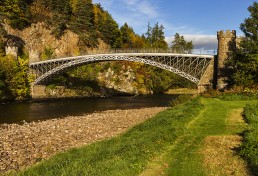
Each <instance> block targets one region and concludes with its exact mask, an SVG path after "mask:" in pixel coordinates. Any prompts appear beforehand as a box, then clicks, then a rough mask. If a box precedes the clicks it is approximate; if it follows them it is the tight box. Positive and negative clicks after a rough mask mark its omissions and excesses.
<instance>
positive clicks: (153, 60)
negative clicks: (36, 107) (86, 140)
mask: <svg viewBox="0 0 258 176" xmlns="http://www.w3.org/2000/svg"><path fill="white" fill-rule="evenodd" d="M212 59H213V56H210V55H194V54H172V53H115V54H96V55H85V56H78V57H68V58H61V59H53V60H47V61H41V62H36V63H31V64H30V68H31V69H32V70H34V73H35V74H36V75H37V78H36V80H35V83H34V84H42V83H44V82H45V81H46V80H48V79H49V78H51V77H52V76H54V75H57V74H60V73H61V72H64V71H66V70H67V69H69V68H71V67H77V66H80V65H85V64H88V63H93V62H102V61H131V62H140V63H144V64H148V65H152V66H155V67H159V68H162V69H165V70H168V71H171V72H173V73H176V74H178V75H180V76H182V77H184V78H186V79H188V80H190V81H192V82H194V83H196V84H198V83H199V81H200V79H201V77H202V76H203V74H204V72H205V71H206V69H207V67H208V66H209V64H210V63H211V61H212Z"/></svg>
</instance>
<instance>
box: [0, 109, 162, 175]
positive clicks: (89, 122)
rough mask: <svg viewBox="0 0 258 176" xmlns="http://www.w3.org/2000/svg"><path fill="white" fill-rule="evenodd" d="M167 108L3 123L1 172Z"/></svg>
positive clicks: (117, 130) (114, 131)
mask: <svg viewBox="0 0 258 176" xmlns="http://www.w3.org/2000/svg"><path fill="white" fill-rule="evenodd" d="M165 109H166V108H162V107H159V108H143V109H130V110H110V111H105V112H99V113H93V114H88V115H84V116H77V117H66V118H62V119H52V120H46V121H41V122H32V123H26V122H25V123H23V124H21V125H18V124H2V125H0V134H1V135H0V175H1V173H4V172H7V171H9V170H21V169H24V168H26V167H28V166H31V165H33V164H35V163H36V162H39V161H41V160H43V159H46V158H49V157H51V156H53V155H55V154H56V153H58V152H61V151H65V150H68V149H70V148H73V147H79V146H82V145H85V144H90V143H93V142H95V141H99V140H102V139H106V138H110V137H113V136H115V135H118V134H120V133H123V132H125V131H126V130H128V129H129V128H131V127H133V126H134V125H137V124H139V123H142V122H143V121H145V120H147V119H149V118H151V117H153V116H154V115H156V114H157V113H159V112H160V111H163V110H165Z"/></svg>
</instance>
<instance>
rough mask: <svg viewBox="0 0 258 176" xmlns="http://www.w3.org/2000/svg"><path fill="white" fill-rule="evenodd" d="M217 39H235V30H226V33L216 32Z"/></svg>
mask: <svg viewBox="0 0 258 176" xmlns="http://www.w3.org/2000/svg"><path fill="white" fill-rule="evenodd" d="M217 37H218V39H221V38H231V39H233V38H236V31H235V30H232V31H231V30H226V31H223V30H222V31H218V32H217Z"/></svg>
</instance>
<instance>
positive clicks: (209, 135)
mask: <svg viewBox="0 0 258 176" xmlns="http://www.w3.org/2000/svg"><path fill="white" fill-rule="evenodd" d="M255 103H257V100H255V101H251V100H249V101H222V100H219V99H211V98H197V99H194V100H192V101H190V102H188V103H186V104H183V105H178V106H175V107H174V108H170V109H168V110H167V111H164V112H162V113H160V114H158V115H157V116H156V117H154V118H152V119H150V120H148V121H146V122H145V123H143V124H141V125H138V126H136V127H134V128H132V129H131V130H129V131H128V132H126V133H125V134H123V135H121V136H119V137H116V138H112V139H110V140H105V141H101V142H98V143H94V144H92V145H89V146H85V147H81V148H78V149H72V150H70V151H68V152H65V153H61V154H58V155H56V156H55V157H53V158H52V159H50V160H46V161H43V162H41V163H39V164H38V165H36V166H34V167H32V168H29V169H27V170H25V171H23V172H21V173H18V175H30V176H31V175H94V176H95V175H101V176H105V175H107V176H108V175H114V176H117V175H126V176H128V175H141V176H151V175H153V176H154V175H162V174H165V175H175V176H188V175H194V176H195V175H196V176H201V175H239V176H242V175H250V172H249V170H248V168H247V164H246V162H245V161H244V160H243V159H242V158H241V157H240V155H239V153H238V152H237V151H238V150H237V149H238V148H239V147H240V145H241V141H242V137H241V136H239V134H242V133H243V132H244V131H245V130H246V129H247V125H246V124H245V122H244V120H243V118H242V115H241V114H242V111H243V107H245V106H246V104H255ZM251 138H252V139H254V137H253V136H251V137H250V139H251ZM255 139H256V140H257V138H255ZM248 149H250V147H249V148H248ZM251 150H252V149H251ZM252 160H253V159H252ZM256 161H257V160H256Z"/></svg>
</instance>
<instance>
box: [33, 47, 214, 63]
mask: <svg viewBox="0 0 258 176" xmlns="http://www.w3.org/2000/svg"><path fill="white" fill-rule="evenodd" d="M119 53H175V54H198V55H216V54H217V50H203V49H194V50H192V51H191V52H183V51H179V50H173V49H161V48H139V49H137V48H127V49H120V48H116V49H101V50H99V49H88V50H87V51H81V52H80V53H79V54H78V53H77V54H72V53H65V54H64V55H60V56H56V55H52V56H50V57H49V58H48V59H47V60H49V59H58V58H64V57H73V56H82V55H95V54H119ZM32 63H33V62H32Z"/></svg>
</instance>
